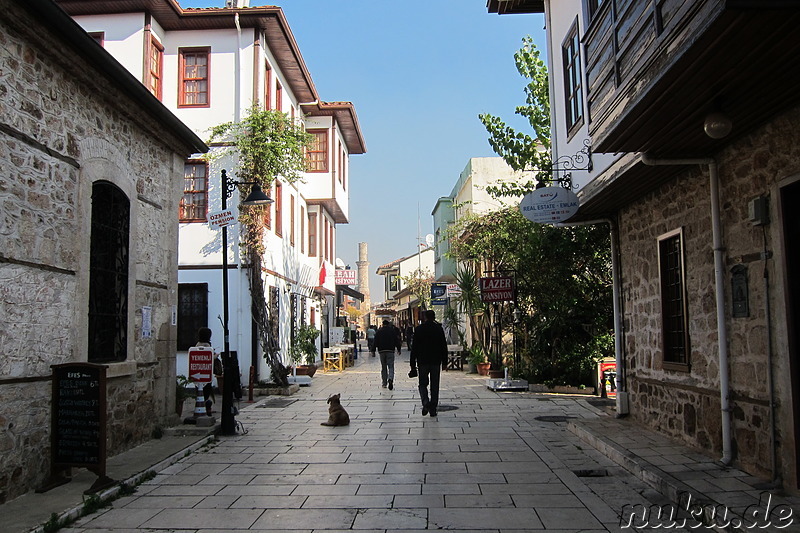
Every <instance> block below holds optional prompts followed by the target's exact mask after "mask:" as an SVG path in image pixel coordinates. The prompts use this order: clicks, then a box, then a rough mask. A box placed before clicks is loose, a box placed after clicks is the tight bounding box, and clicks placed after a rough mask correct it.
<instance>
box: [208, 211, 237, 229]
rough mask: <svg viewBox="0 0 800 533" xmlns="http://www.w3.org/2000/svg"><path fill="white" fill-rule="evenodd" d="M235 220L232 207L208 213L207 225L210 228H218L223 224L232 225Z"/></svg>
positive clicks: (234, 212) (235, 216)
mask: <svg viewBox="0 0 800 533" xmlns="http://www.w3.org/2000/svg"><path fill="white" fill-rule="evenodd" d="M236 222H237V214H236V211H235V210H234V209H232V208H228V209H223V210H222V211H213V212H211V213H209V214H208V226H209V227H210V228H211V229H220V228H222V227H224V226H232V225H233V224H236Z"/></svg>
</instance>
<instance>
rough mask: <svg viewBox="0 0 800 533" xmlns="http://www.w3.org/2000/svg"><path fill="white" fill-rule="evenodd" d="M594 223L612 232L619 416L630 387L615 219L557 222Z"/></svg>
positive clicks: (624, 412) (625, 406) (625, 409)
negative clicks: (624, 353) (623, 339)
mask: <svg viewBox="0 0 800 533" xmlns="http://www.w3.org/2000/svg"><path fill="white" fill-rule="evenodd" d="M593 224H608V225H609V228H610V230H609V231H610V232H611V279H612V283H611V287H612V289H611V292H612V295H613V296H612V298H613V303H612V305H613V313H614V358H615V360H616V365H617V378H616V381H617V396H616V409H617V418H621V417H623V416H627V415H628V413H629V412H630V411H629V408H628V406H629V403H628V387H627V382H626V379H625V377H626V371H625V358H624V357H623V354H622V311H621V309H620V305H619V301H620V294H621V293H622V291H621V290H620V284H621V279H622V277H621V276H620V271H619V239H618V237H617V227H616V225H615V224H614V221H613V220H611V219H610V218H603V219H598V220H588V221H586V222H575V223H572V224H570V223H569V222H564V223H563V224H556V226H558V227H568V226H589V225H593Z"/></svg>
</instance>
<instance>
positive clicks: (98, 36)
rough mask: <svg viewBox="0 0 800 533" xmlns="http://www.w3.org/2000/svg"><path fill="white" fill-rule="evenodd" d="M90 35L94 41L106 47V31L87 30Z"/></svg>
mask: <svg viewBox="0 0 800 533" xmlns="http://www.w3.org/2000/svg"><path fill="white" fill-rule="evenodd" d="M87 33H88V34H89V37H91V38H92V39H94V42H96V43H97V44H99V45H100V46H102V47H103V48H105V47H106V32H104V31H90V32H87Z"/></svg>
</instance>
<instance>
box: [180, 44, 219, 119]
mask: <svg viewBox="0 0 800 533" xmlns="http://www.w3.org/2000/svg"><path fill="white" fill-rule="evenodd" d="M189 55H194V56H201V55H204V56H205V58H206V65H205V66H206V75H205V77H204V78H201V77H197V78H187V77H185V74H186V57H187V56H189ZM203 80H205V83H206V90H205V95H206V101H205V102H204V103H191V104H189V103H186V95H187V94H202V93H200V92H197V93H187V92H186V90H185V89H186V87H185V86H186V83H187V82H188V81H203ZM178 107H179V108H206V107H211V47H210V46H196V47H184V48H178Z"/></svg>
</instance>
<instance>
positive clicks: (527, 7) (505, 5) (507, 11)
mask: <svg viewBox="0 0 800 533" xmlns="http://www.w3.org/2000/svg"><path fill="white" fill-rule="evenodd" d="M486 9H487V10H488V11H489V13H497V14H498V15H514V14H521V13H544V0H488V1H487V2H486Z"/></svg>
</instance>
